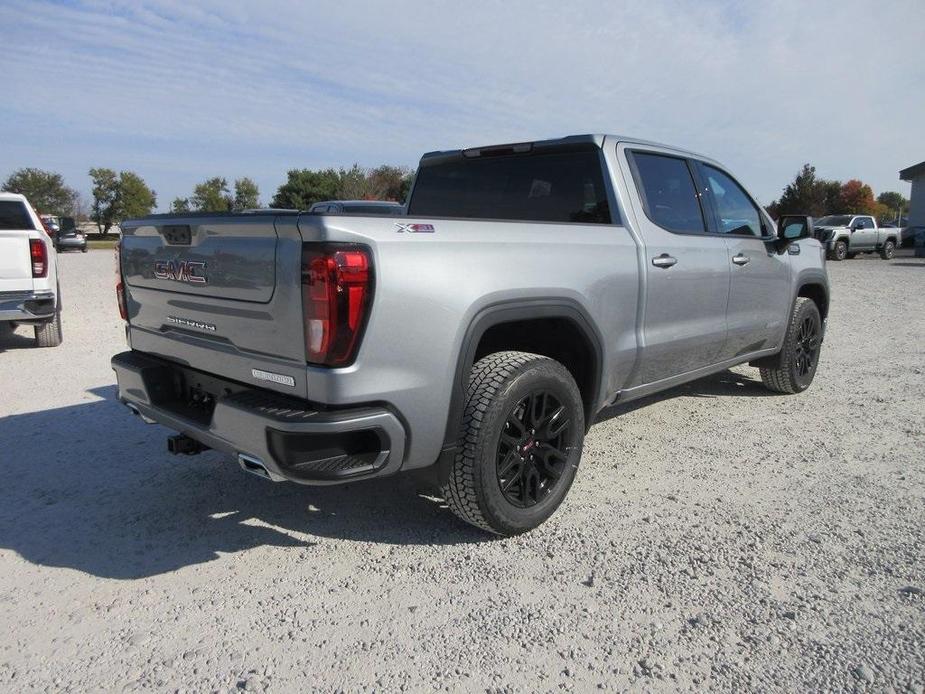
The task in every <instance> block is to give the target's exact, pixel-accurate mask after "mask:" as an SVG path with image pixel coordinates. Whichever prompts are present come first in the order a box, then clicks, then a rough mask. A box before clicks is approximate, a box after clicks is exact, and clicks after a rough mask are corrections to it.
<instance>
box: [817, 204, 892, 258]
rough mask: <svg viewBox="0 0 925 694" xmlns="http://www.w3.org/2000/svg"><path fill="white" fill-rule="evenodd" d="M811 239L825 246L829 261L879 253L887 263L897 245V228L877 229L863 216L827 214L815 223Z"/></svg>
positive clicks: (870, 217)
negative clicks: (861, 254)
mask: <svg viewBox="0 0 925 694" xmlns="http://www.w3.org/2000/svg"><path fill="white" fill-rule="evenodd" d="M813 227H814V235H815V237H816V238H817V239H819V241H820V242H821V243H822V244H823V245H824V246H825V248H826V254H827V255H828V257H829V259H830V260H844V259H845V258H853V257H855V256H856V255H857V254H858V253H879V254H880V257H881V258H883V259H884V260H890V259H891V258H892V257H893V254H894V253H895V252H896V246H898V245H899V241H900V229H899V228H897V227H879V226H877V220H876V219H875V218H874V217H872V216H870V215H864V214H830V215H828V216H826V217H822V218H820V219H817V220H815V222H814V224H813Z"/></svg>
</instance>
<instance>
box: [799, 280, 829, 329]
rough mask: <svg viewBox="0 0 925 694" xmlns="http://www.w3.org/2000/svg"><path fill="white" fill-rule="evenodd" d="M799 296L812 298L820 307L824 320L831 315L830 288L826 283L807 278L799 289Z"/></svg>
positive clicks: (820, 313)
mask: <svg viewBox="0 0 925 694" xmlns="http://www.w3.org/2000/svg"><path fill="white" fill-rule="evenodd" d="M797 297H805V298H807V299H811V300H812V301H813V303H815V304H816V308H818V309H819V315H820V316H822V320H825V319H826V317H827V316H828V315H829V290H828V289H827V288H826V286H825V284H824V283H822V282H819V281H816V280H812V279H810V280H806V281H805V282H803V284H801V285H800V287H799V289H797Z"/></svg>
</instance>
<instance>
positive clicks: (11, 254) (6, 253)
mask: <svg viewBox="0 0 925 694" xmlns="http://www.w3.org/2000/svg"><path fill="white" fill-rule="evenodd" d="M31 289H32V259H31V258H30V256H29V233H28V232H25V231H5V230H0V292H11V291H30V290H31Z"/></svg>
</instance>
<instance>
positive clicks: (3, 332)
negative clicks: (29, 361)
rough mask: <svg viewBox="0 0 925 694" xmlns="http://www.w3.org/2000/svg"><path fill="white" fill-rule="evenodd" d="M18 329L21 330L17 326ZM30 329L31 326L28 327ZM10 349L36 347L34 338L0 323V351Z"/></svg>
mask: <svg viewBox="0 0 925 694" xmlns="http://www.w3.org/2000/svg"><path fill="white" fill-rule="evenodd" d="M18 330H23V328H19V329H18ZM29 330H30V331H31V330H32V328H29ZM11 349H36V347H35V339H34V338H32V337H26V336H25V335H20V334H19V333H18V332H13V331H12V330H10V329H9V328H8V327H6V326H3V325H0V353H2V352H8V351H9V350H11Z"/></svg>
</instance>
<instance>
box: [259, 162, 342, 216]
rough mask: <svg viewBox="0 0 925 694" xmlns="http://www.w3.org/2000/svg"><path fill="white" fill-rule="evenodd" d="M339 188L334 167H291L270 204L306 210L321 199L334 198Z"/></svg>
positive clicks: (338, 177)
mask: <svg viewBox="0 0 925 694" xmlns="http://www.w3.org/2000/svg"><path fill="white" fill-rule="evenodd" d="M339 189H340V175H339V174H338V172H337V171H335V170H334V169H325V170H323V171H312V170H311V169H291V170H290V171H289V172H288V174H287V180H286V182H285V183H284V184H283V185H281V186H280V187H279V190H277V191H276V195H275V196H273V202H272V203H270V204H271V206H272V207H280V208H286V209H296V210H307V209H308V208H309V207H311V206H312V205H313V204H314V203H316V202H319V201H321V200H333V199H336V198H337V193H338V190H339Z"/></svg>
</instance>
